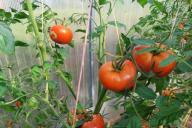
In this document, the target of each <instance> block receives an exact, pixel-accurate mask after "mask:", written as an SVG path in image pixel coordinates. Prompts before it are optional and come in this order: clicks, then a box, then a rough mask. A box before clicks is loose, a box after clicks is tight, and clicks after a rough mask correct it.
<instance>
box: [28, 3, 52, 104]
mask: <svg viewBox="0 0 192 128" xmlns="http://www.w3.org/2000/svg"><path fill="white" fill-rule="evenodd" d="M25 2H26V4H27V9H28V13H29V19H30V22H31V24H32V26H33V30H34V33H35V38H36V41H37V47H38V49H39V53H40V57H41V63H42V65H43V67H44V64H45V62H46V61H47V53H46V46H45V44H44V42H43V39H42V37H41V36H40V33H39V28H38V25H37V22H36V19H35V15H34V12H33V7H32V1H31V0H25ZM42 24H43V23H42ZM43 72H44V74H45V79H46V81H47V80H48V72H47V71H46V70H45V69H44V68H43ZM48 98H49V85H48V83H47V82H46V87H45V99H46V100H47V101H48V100H49V99H48Z"/></svg>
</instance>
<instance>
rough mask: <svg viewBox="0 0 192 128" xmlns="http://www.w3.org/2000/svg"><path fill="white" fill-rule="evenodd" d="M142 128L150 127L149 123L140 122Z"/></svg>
mask: <svg viewBox="0 0 192 128" xmlns="http://www.w3.org/2000/svg"><path fill="white" fill-rule="evenodd" d="M142 128H150V126H149V124H148V123H147V122H143V123H142Z"/></svg>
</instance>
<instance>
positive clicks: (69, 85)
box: [57, 70, 76, 99]
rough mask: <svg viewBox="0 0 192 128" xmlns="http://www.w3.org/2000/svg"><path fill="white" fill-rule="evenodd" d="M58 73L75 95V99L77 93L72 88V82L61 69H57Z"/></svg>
mask: <svg viewBox="0 0 192 128" xmlns="http://www.w3.org/2000/svg"><path fill="white" fill-rule="evenodd" d="M57 73H58V75H59V76H60V77H61V78H62V79H63V80H64V81H65V83H66V86H67V88H68V89H69V91H70V92H71V94H72V96H73V97H74V99H76V95H75V92H74V90H73V88H72V84H71V82H70V81H69V80H68V79H67V78H66V77H65V76H64V75H63V73H62V71H60V70H59V71H57Z"/></svg>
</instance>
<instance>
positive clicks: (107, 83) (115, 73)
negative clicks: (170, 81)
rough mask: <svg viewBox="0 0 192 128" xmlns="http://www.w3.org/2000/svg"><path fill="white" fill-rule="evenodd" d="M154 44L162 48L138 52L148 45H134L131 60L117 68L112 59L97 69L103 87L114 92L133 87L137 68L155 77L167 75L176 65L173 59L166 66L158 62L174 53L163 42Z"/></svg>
mask: <svg viewBox="0 0 192 128" xmlns="http://www.w3.org/2000/svg"><path fill="white" fill-rule="evenodd" d="M156 45H157V46H158V47H159V49H163V50H159V51H158V52H157V51H156V52H154V51H151V52H148V51H144V52H141V53H139V51H141V50H143V49H146V48H150V46H147V45H137V46H135V47H134V48H133V50H132V58H133V61H130V60H125V61H124V63H122V65H121V68H120V69H119V68H118V69H117V68H116V66H115V65H114V64H113V62H112V61H109V62H107V63H105V64H103V65H102V66H101V68H100V69H99V79H100V81H101V83H102V85H103V86H104V88H106V89H109V90H112V91H114V92H121V91H124V90H126V89H131V88H133V87H134V85H135V79H136V74H137V69H138V70H139V71H140V72H141V73H144V74H149V73H153V74H154V76H155V77H166V76H168V74H169V73H170V72H171V71H172V70H173V69H174V67H175V66H176V61H173V62H171V63H169V64H168V65H166V66H161V65H160V63H161V62H162V61H164V60H165V59H167V58H168V57H169V56H170V55H174V53H173V51H172V50H170V49H168V48H167V46H165V45H163V44H159V43H157V44H156ZM136 67H137V68H136Z"/></svg>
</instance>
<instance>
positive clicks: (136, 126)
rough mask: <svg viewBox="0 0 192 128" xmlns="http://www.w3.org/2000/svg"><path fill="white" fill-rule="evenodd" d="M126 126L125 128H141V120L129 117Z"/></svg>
mask: <svg viewBox="0 0 192 128" xmlns="http://www.w3.org/2000/svg"><path fill="white" fill-rule="evenodd" d="M127 124H128V125H127V127H126V128H141V120H140V118H139V117H137V116H133V117H131V118H130V120H129V122H127Z"/></svg>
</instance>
